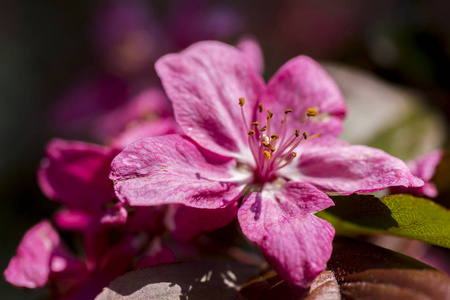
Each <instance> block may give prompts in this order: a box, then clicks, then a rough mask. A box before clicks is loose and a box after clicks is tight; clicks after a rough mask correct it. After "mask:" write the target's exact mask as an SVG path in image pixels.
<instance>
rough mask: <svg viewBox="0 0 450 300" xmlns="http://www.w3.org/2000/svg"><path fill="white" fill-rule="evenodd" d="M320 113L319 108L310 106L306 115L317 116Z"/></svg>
mask: <svg viewBox="0 0 450 300" xmlns="http://www.w3.org/2000/svg"><path fill="white" fill-rule="evenodd" d="M318 114H319V113H318V112H317V110H315V109H314V108H308V109H307V110H306V115H307V116H308V117H315V116H317V115H318Z"/></svg>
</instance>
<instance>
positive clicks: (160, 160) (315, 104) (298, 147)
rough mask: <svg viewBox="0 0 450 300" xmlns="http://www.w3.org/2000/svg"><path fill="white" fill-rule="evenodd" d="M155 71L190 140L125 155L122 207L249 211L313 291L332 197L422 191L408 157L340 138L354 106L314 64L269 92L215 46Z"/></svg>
mask: <svg viewBox="0 0 450 300" xmlns="http://www.w3.org/2000/svg"><path fill="white" fill-rule="evenodd" d="M156 70H157V72H158V74H159V76H160V77H161V80H162V83H163V85H164V87H165V90H166V93H167V95H168V97H169V99H170V100H171V101H172V104H173V108H174V113H175V118H176V120H177V122H178V124H179V125H180V128H181V129H182V130H183V132H184V134H185V135H186V136H184V137H183V136H180V135H167V136H160V137H152V138H146V139H143V140H139V141H136V142H135V143H133V144H131V145H130V146H128V147H127V148H125V150H124V151H122V152H121V153H120V154H119V155H118V156H117V157H116V158H115V159H114V160H113V162H112V171H111V174H110V178H111V179H113V180H114V184H115V190H116V195H117V196H118V198H119V200H121V201H122V202H124V203H126V204H129V205H149V206H153V205H161V204H169V203H179V204H184V205H186V206H190V207H194V208H200V209H209V210H210V211H211V212H213V211H215V210H217V209H222V210H223V209H226V208H227V207H230V206H234V207H238V206H239V208H238V212H237V216H238V219H239V223H240V225H241V228H242V231H243V233H244V235H245V236H247V238H249V239H250V240H251V241H253V242H254V243H256V244H258V245H259V247H260V248H261V250H262V252H263V254H264V256H265V257H266V259H267V260H268V261H269V262H270V263H271V264H272V266H273V267H274V268H275V270H276V271H277V272H278V273H279V274H280V276H282V277H283V278H284V279H285V280H287V281H288V282H290V283H293V284H296V285H299V286H307V285H309V284H310V282H311V281H312V279H313V278H314V277H315V276H316V275H318V274H319V273H320V272H321V271H322V270H323V269H324V268H325V264H326V263H327V261H328V259H329V257H330V255H331V251H332V245H331V242H332V239H333V236H334V229H333V227H332V226H331V225H330V224H329V223H328V222H326V221H324V220H322V219H319V218H317V217H315V216H314V213H315V212H317V211H320V210H322V209H325V208H327V207H329V206H331V205H333V202H332V201H331V199H330V198H329V197H328V196H327V194H326V192H338V193H341V194H351V193H355V192H359V193H366V192H372V191H377V190H381V189H384V188H387V187H389V186H394V185H404V186H421V185H423V182H422V181H421V180H420V179H418V178H415V177H414V176H412V175H411V174H410V173H409V171H408V168H407V167H406V165H405V164H404V163H403V162H402V161H400V160H399V159H397V158H394V157H391V156H389V155H388V154H386V153H385V152H383V151H381V150H377V149H373V148H369V147H365V146H349V145H348V144H346V143H344V142H342V141H338V140H336V139H334V137H335V136H337V135H338V134H339V133H340V132H341V130H342V122H341V121H342V118H343V117H344V115H345V112H346V107H345V103H344V100H343V98H342V95H341V93H340V92H339V90H338V88H337V87H336V85H335V83H334V82H333V81H332V80H331V79H330V77H328V75H327V74H326V73H325V71H324V70H323V69H322V68H321V67H320V66H319V65H318V64H317V63H316V62H315V61H313V60H312V59H310V58H308V57H305V56H299V57H296V58H294V59H292V60H290V61H289V62H287V63H286V64H285V65H284V66H283V67H281V69H280V70H278V72H277V73H276V74H275V75H274V76H273V77H272V79H271V80H270V81H269V82H268V83H267V85H266V84H264V81H263V79H262V78H261V76H260V75H259V74H258V72H257V70H256V69H255V68H254V63H252V62H251V61H250V59H249V57H247V56H246V55H245V54H243V52H241V51H239V50H237V49H235V48H233V47H231V46H228V45H225V44H222V43H219V42H212V41H209V42H200V43H197V44H194V45H193V46H191V47H189V48H188V49H186V50H185V51H183V52H181V53H179V54H169V55H166V56H164V57H162V58H161V59H160V60H159V61H157V63H156ZM242 97H244V98H245V100H244V98H242ZM239 98H242V99H240V100H239V101H238V99H239ZM258 101H260V102H258ZM266 110H267V113H266ZM320 134H321V135H322V136H320ZM242 198H243V199H242ZM240 199H242V202H240V201H241V200H240ZM235 213H236V212H235V210H234V209H230V210H229V212H228V219H229V220H230V221H231V220H232V219H233V217H234V215H235Z"/></svg>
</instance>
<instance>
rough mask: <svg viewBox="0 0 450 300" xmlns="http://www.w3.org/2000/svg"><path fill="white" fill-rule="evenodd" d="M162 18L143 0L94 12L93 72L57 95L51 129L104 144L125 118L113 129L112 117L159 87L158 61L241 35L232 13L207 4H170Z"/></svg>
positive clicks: (237, 15) (105, 6) (237, 19)
mask: <svg viewBox="0 0 450 300" xmlns="http://www.w3.org/2000/svg"><path fill="white" fill-rule="evenodd" d="M167 14H168V16H167V17H166V18H164V20H163V19H160V18H158V17H159V15H160V14H159V13H158V14H156V13H154V8H153V7H151V5H150V4H149V3H148V2H147V1H143V0H130V1H106V2H102V3H101V4H100V5H98V6H97V7H95V8H94V10H93V11H92V22H91V24H90V26H89V27H88V33H89V35H90V37H91V38H90V40H91V46H92V48H93V50H94V53H95V54H96V56H95V61H94V62H93V67H90V68H89V69H88V70H85V72H84V74H83V75H82V76H81V78H80V79H77V80H75V82H74V83H72V84H71V85H70V86H69V87H68V88H67V89H66V90H65V91H63V92H62V94H61V96H60V97H59V99H58V101H57V103H56V105H55V108H54V109H53V111H52V112H51V114H52V118H51V122H52V129H53V130H55V131H56V132H57V133H59V134H63V135H64V136H69V137H71V138H77V139H78V138H81V137H88V138H90V139H91V140H94V141H97V142H101V143H105V142H107V141H108V140H109V139H110V138H112V137H114V136H115V134H117V129H118V128H117V127H118V126H120V125H121V124H122V122H121V121H122V120H123V119H124V117H122V116H119V118H118V120H117V124H113V122H110V121H111V117H112V116H114V115H115V116H117V114H116V113H117V111H119V110H120V111H123V110H126V109H127V106H128V102H130V101H133V100H131V99H133V98H135V97H136V96H138V95H142V94H141V93H142V92H143V91H144V90H146V89H147V88H148V87H155V88H156V87H158V85H159V83H158V81H157V78H156V76H155V75H156V74H155V71H154V68H153V64H154V62H155V61H156V59H157V58H159V57H160V56H161V55H163V54H164V53H167V52H169V51H177V50H179V49H181V48H184V47H185V46H187V45H189V44H191V43H193V42H196V41H198V40H201V39H230V38H232V37H235V36H238V34H241V32H242V30H243V21H242V17H241V15H240V13H239V12H237V10H235V9H233V8H231V7H228V6H226V5H221V6H216V5H212V4H211V3H210V2H208V1H190V2H189V4H187V3H184V2H183V1H179V2H174V4H173V6H171V8H170V9H169V11H168V12H167ZM166 20H168V22H166ZM108 119H109V120H108ZM102 122H106V123H105V124H102ZM55 123H56V124H58V126H56V127H55V126H53V124H55ZM121 129H123V128H121ZM111 131H114V132H111Z"/></svg>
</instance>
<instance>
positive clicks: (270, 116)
mask: <svg viewBox="0 0 450 300" xmlns="http://www.w3.org/2000/svg"><path fill="white" fill-rule="evenodd" d="M267 113H268V114H269V116H268V118H270V119H272V117H273V113H272V112H271V111H270V110H267Z"/></svg>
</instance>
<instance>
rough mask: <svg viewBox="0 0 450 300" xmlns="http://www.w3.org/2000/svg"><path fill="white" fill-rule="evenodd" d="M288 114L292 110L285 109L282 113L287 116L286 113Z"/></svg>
mask: <svg viewBox="0 0 450 300" xmlns="http://www.w3.org/2000/svg"><path fill="white" fill-rule="evenodd" d="M290 112H292V109H286V110H285V111H284V113H285V114H286V115H287V114H288V113H290Z"/></svg>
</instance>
